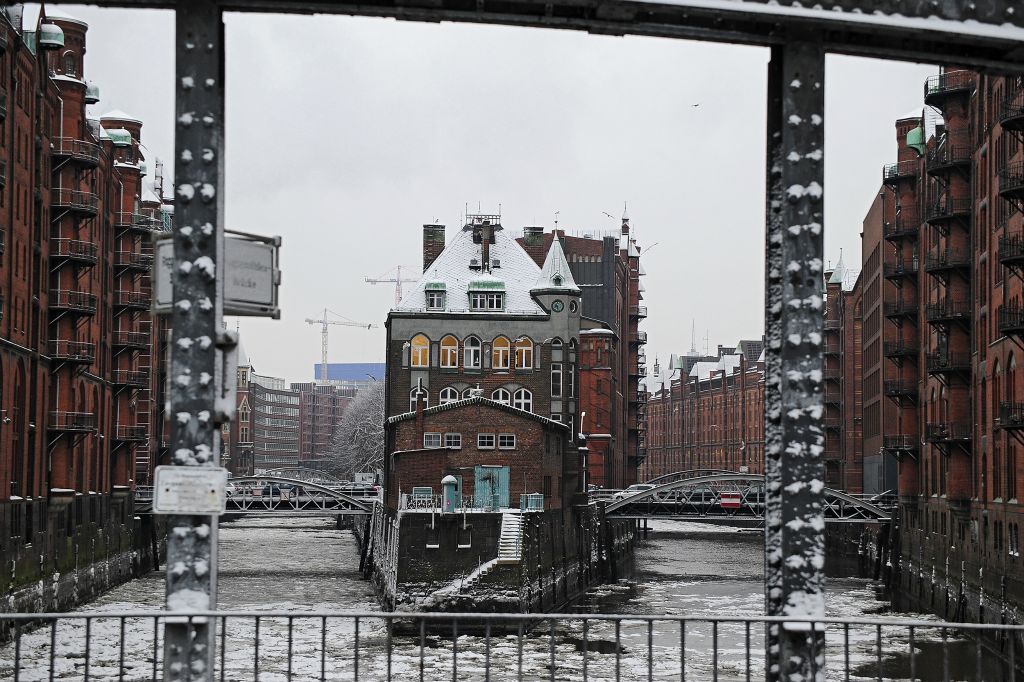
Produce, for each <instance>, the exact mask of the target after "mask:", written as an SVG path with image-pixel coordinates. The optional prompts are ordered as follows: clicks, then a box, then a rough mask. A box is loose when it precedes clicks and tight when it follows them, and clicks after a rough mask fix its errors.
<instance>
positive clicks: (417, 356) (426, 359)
mask: <svg viewBox="0 0 1024 682" xmlns="http://www.w3.org/2000/svg"><path fill="white" fill-rule="evenodd" d="M409 364H410V365H412V366H413V367H427V366H429V364H430V340H429V339H427V337H426V336H424V335H423V334H417V335H416V336H414V337H412V341H410V342H409Z"/></svg>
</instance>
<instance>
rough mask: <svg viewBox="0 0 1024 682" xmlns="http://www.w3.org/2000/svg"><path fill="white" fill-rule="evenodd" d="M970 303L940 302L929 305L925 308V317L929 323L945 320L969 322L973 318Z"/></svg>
mask: <svg viewBox="0 0 1024 682" xmlns="http://www.w3.org/2000/svg"><path fill="white" fill-rule="evenodd" d="M971 312H972V311H971V303H970V301H952V300H950V301H939V302H937V303H929V304H928V306H927V307H926V308H925V317H926V318H927V319H928V321H929V322H941V321H944V320H960V319H965V320H968V319H970V318H971Z"/></svg>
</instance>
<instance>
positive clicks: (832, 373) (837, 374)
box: [821, 367, 843, 381]
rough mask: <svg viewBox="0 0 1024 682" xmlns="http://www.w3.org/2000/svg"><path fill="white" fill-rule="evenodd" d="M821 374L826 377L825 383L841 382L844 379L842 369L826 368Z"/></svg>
mask: <svg viewBox="0 0 1024 682" xmlns="http://www.w3.org/2000/svg"><path fill="white" fill-rule="evenodd" d="M821 373H822V375H824V377H825V381H839V380H840V379H842V378H843V368H842V367H826V368H825V369H824V370H822V372H821Z"/></svg>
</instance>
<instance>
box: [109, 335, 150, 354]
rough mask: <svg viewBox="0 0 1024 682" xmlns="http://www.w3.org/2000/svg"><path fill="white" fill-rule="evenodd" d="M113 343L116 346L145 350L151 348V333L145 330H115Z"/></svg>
mask: <svg viewBox="0 0 1024 682" xmlns="http://www.w3.org/2000/svg"><path fill="white" fill-rule="evenodd" d="M113 343H114V347H115V348H117V347H120V348H134V349H136V350H145V349H147V348H149V335H148V334H145V333H143V332H129V331H115V332H114V336H113Z"/></svg>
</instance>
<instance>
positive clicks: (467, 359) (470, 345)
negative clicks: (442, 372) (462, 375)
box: [462, 336, 480, 369]
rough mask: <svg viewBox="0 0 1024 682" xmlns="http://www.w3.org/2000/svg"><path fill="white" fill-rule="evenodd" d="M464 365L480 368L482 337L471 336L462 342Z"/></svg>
mask: <svg viewBox="0 0 1024 682" xmlns="http://www.w3.org/2000/svg"><path fill="white" fill-rule="evenodd" d="M462 366H463V367H465V368H466V369H480V339H478V338H476V337H475V336H470V337H468V338H467V339H466V341H465V342H464V343H463V344H462Z"/></svg>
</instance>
